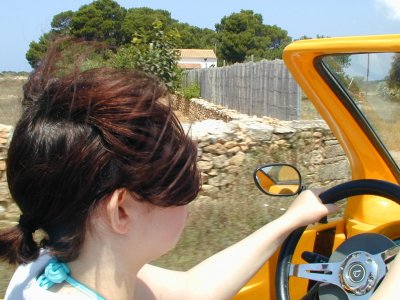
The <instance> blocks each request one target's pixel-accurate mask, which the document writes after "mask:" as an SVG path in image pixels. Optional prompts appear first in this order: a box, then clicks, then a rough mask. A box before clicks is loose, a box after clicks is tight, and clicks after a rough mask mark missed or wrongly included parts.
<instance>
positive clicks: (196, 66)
mask: <svg viewBox="0 0 400 300" xmlns="http://www.w3.org/2000/svg"><path fill="white" fill-rule="evenodd" d="M178 67H180V68H182V69H201V64H184V63H179V64H178Z"/></svg>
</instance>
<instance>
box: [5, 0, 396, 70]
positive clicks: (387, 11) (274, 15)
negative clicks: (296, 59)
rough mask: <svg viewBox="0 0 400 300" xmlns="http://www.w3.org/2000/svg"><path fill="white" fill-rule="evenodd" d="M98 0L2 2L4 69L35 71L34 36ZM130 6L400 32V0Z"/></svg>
mask: <svg viewBox="0 0 400 300" xmlns="http://www.w3.org/2000/svg"><path fill="white" fill-rule="evenodd" d="M91 2H92V1H89V0H88V1H85V0H13V1H10V0H3V1H2V2H1V4H0V34H1V41H2V42H1V47H0V71H30V66H29V64H28V62H27V61H26V59H25V53H26V51H27V50H28V47H29V43H30V42H31V41H37V40H38V39H39V37H40V36H41V35H42V34H43V33H46V32H48V31H49V29H50V23H51V20H52V18H53V16H54V15H56V14H58V13H60V12H63V11H67V10H72V11H76V10H78V9H79V7H80V6H82V5H84V4H89V3H91ZM117 2H118V3H119V4H120V5H121V6H123V7H125V8H131V7H143V6H147V7H150V8H159V9H165V10H168V11H169V12H171V15H172V18H174V19H176V20H178V21H180V22H186V23H189V24H191V25H195V26H198V27H201V28H211V29H214V25H215V24H216V23H219V21H220V20H221V18H222V17H224V16H227V15H230V14H231V13H233V12H239V11H240V10H241V9H251V10H253V11H254V12H256V13H259V14H261V15H262V16H263V20H264V24H268V25H277V26H279V27H281V28H282V29H285V30H286V31H288V35H289V36H291V37H292V38H299V37H300V36H302V35H307V36H309V37H315V36H316V35H317V34H319V35H325V36H349V35H370V34H386V33H388V34H389V33H400V0H246V1H243V0H197V1H183V0H182V1H176V0H175V1H172V0H171V1H168V0H147V1H146V0H118V1H117Z"/></svg>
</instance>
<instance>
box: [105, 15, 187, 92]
mask: <svg viewBox="0 0 400 300" xmlns="http://www.w3.org/2000/svg"><path fill="white" fill-rule="evenodd" d="M153 27H154V28H155V29H157V32H156V34H155V36H154V37H153V39H152V40H146V41H144V40H143V39H137V38H134V39H133V40H132V42H131V44H129V45H126V46H122V47H120V48H119V49H118V50H117V52H116V53H115V55H114V56H112V57H111V59H110V60H109V61H110V64H111V66H112V67H116V68H127V69H136V70H141V71H143V72H147V73H149V74H153V75H156V76H157V77H158V78H159V79H160V80H161V81H162V82H164V83H165V85H166V86H167V87H168V89H169V90H171V91H173V90H176V89H177V88H178V87H179V85H180V75H181V73H180V69H179V68H178V60H179V51H177V50H175V48H176V45H175V41H176V38H177V37H176V36H175V35H173V34H172V33H169V34H167V33H165V32H164V31H163V30H161V29H162V28H163V24H162V23H161V22H160V21H158V22H155V23H154V24H153Z"/></svg>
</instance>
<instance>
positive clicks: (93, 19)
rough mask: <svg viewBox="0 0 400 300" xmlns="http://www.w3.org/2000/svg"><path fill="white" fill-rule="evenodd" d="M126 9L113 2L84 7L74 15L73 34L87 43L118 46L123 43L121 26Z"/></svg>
mask: <svg viewBox="0 0 400 300" xmlns="http://www.w3.org/2000/svg"><path fill="white" fill-rule="evenodd" d="M125 14H126V9H125V8H123V7H121V6H120V5H119V4H118V3H117V2H115V1H113V0H97V1H94V2H92V3H91V4H88V5H83V6H82V7H80V8H79V10H78V11H77V12H76V13H74V14H73V16H72V19H71V23H70V27H71V31H70V32H71V34H72V35H73V36H75V37H80V38H84V39H85V40H87V41H105V42H106V43H108V44H109V45H113V46H118V45H120V44H121V42H122V35H121V26H122V22H123V20H124V17H125Z"/></svg>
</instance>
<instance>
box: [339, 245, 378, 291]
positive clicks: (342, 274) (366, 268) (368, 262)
mask: <svg viewBox="0 0 400 300" xmlns="http://www.w3.org/2000/svg"><path fill="white" fill-rule="evenodd" d="M339 278H340V282H341V285H342V287H343V289H344V290H346V291H348V292H350V293H352V294H355V295H365V294H366V293H368V292H369V291H370V290H371V289H372V288H373V287H374V286H375V285H376V283H377V280H378V265H377V263H376V262H375V260H374V259H373V257H372V256H371V255H370V254H369V253H367V252H364V251H357V252H353V253H351V254H350V255H348V256H347V257H346V259H345V260H344V262H343V264H342V266H341V267H340V271H339Z"/></svg>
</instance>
